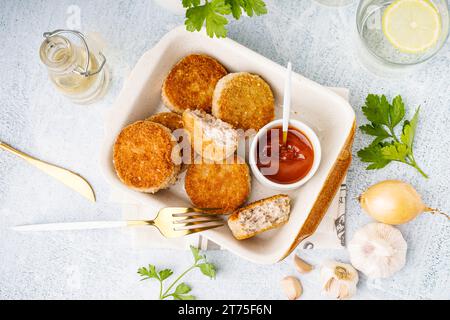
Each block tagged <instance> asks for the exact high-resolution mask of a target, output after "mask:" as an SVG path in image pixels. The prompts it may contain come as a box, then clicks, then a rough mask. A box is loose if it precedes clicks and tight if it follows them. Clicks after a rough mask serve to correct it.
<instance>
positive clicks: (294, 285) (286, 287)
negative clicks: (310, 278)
mask: <svg viewBox="0 0 450 320" xmlns="http://www.w3.org/2000/svg"><path fill="white" fill-rule="evenodd" d="M281 288H282V289H283V292H284V294H285V295H286V297H287V298H288V299H289V300H297V299H298V298H300V296H301V295H302V293H303V288H302V284H301V283H300V280H298V279H297V278H295V277H286V278H284V279H283V280H281Z"/></svg>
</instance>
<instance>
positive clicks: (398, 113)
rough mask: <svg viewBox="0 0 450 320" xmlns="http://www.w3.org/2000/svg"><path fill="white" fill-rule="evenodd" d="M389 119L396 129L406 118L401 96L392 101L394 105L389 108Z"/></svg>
mask: <svg viewBox="0 0 450 320" xmlns="http://www.w3.org/2000/svg"><path fill="white" fill-rule="evenodd" d="M389 117H390V125H391V127H392V128H394V127H396V126H397V125H398V124H399V123H400V122H401V121H402V120H403V118H404V117H405V104H404V103H403V100H402V97H401V96H397V97H395V98H394V100H393V101H392V105H391V106H390V107H389Z"/></svg>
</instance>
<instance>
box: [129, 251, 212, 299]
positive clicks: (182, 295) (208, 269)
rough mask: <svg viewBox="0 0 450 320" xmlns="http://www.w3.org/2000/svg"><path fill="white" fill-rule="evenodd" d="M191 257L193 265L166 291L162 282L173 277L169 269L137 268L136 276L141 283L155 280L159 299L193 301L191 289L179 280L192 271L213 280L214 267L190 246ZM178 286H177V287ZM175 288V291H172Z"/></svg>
mask: <svg viewBox="0 0 450 320" xmlns="http://www.w3.org/2000/svg"><path fill="white" fill-rule="evenodd" d="M191 252H192V256H193V257H194V264H193V265H192V266H190V267H189V268H188V269H187V270H186V271H184V272H183V273H182V274H181V275H180V276H179V277H177V278H176V279H175V281H173V282H172V283H171V284H170V285H169V286H168V287H167V289H166V290H164V285H163V283H164V281H165V280H167V279H168V278H170V277H171V276H172V275H173V271H172V270H170V269H164V270H160V271H158V270H157V269H156V267H155V266H154V265H149V266H148V268H145V267H142V268H139V270H138V274H139V275H140V276H141V277H142V281H144V280H149V279H156V280H157V281H159V299H160V300H164V299H167V298H170V297H172V298H173V299H174V300H195V297H194V296H193V295H190V294H189V293H190V292H191V291H192V288H191V287H190V286H188V285H187V284H186V283H184V282H182V283H180V284H178V283H179V282H180V280H181V279H182V278H183V277H184V276H186V275H187V274H188V273H189V272H191V271H192V270H194V269H200V271H201V272H202V273H203V274H204V275H205V276H207V277H209V278H211V279H214V278H215V277H216V267H215V266H214V265H213V264H212V263H209V262H208V261H207V260H206V256H204V255H201V254H200V251H199V249H197V248H195V247H193V246H191ZM177 284H178V285H177ZM175 286H176V288H175ZM174 288H175V290H173V289H174Z"/></svg>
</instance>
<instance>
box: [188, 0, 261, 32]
mask: <svg viewBox="0 0 450 320" xmlns="http://www.w3.org/2000/svg"><path fill="white" fill-rule="evenodd" d="M182 3H183V7H184V8H186V9H187V10H186V20H185V22H184V24H185V25H186V29H187V30H188V31H191V32H194V31H200V30H201V28H202V27H203V26H204V25H205V26H206V33H207V34H208V36H210V37H214V36H216V37H218V38H224V37H226V36H227V29H226V26H227V25H228V19H227V18H226V17H225V16H227V15H229V14H232V15H233V17H234V18H235V19H236V20H239V19H240V18H241V16H242V11H243V10H244V11H245V13H247V15H248V16H249V17H253V16H254V15H257V16H261V15H263V14H266V13H267V8H266V4H265V3H264V1H263V0H209V1H208V0H206V1H205V3H204V4H203V5H201V4H200V0H182Z"/></svg>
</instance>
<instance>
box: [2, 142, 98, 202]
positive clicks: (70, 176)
mask: <svg viewBox="0 0 450 320" xmlns="http://www.w3.org/2000/svg"><path fill="white" fill-rule="evenodd" d="M0 149H3V150H6V151H9V152H11V153H12V154H15V155H16V156H18V157H20V158H22V159H24V160H26V161H27V162H28V163H30V164H32V165H33V166H35V167H36V168H38V169H39V170H41V171H43V172H45V173H46V174H48V175H49V176H51V177H53V178H55V179H56V180H59V181H60V182H62V183H63V184H65V185H66V186H67V187H69V188H71V189H73V190H75V191H76V192H78V193H79V194H81V195H82V196H83V197H85V198H87V199H88V200H90V201H92V202H95V193H94V190H93V189H92V187H91V185H90V184H89V182H87V181H86V180H85V179H84V178H83V177H81V176H80V175H78V174H76V173H73V172H71V171H69V170H66V169H63V168H60V167H57V166H55V165H52V164H49V163H46V162H44V161H41V160H38V159H36V158H33V157H32V156H29V155H27V154H25V153H23V152H21V151H19V150H17V149H14V148H13V147H11V146H9V145H7V144H6V143H4V142H1V141H0Z"/></svg>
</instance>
